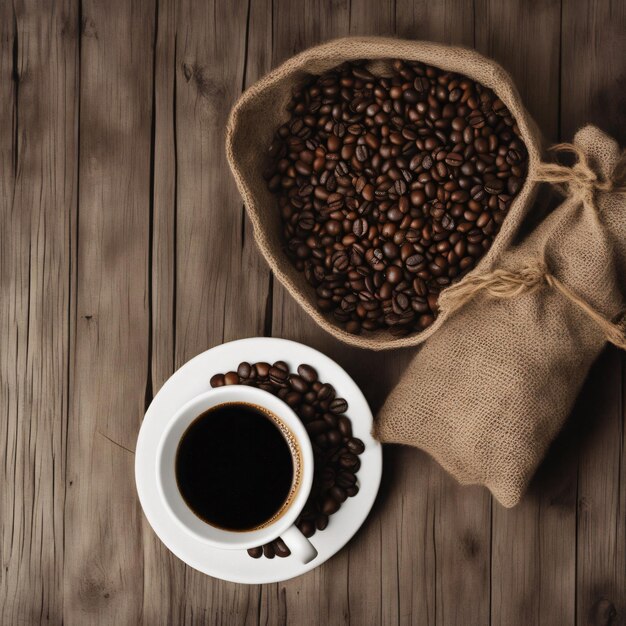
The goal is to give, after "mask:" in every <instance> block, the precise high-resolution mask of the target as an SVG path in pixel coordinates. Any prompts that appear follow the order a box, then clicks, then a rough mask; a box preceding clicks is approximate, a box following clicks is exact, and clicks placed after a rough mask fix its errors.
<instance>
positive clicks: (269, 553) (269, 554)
mask: <svg viewBox="0 0 626 626" xmlns="http://www.w3.org/2000/svg"><path fill="white" fill-rule="evenodd" d="M263 556H265V558H266V559H273V558H274V557H275V556H276V552H274V546H273V545H272V544H271V543H266V544H265V545H264V546H263Z"/></svg>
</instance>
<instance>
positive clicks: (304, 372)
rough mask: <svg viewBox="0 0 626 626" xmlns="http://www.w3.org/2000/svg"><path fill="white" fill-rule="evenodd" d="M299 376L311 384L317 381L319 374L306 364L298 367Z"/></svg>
mask: <svg viewBox="0 0 626 626" xmlns="http://www.w3.org/2000/svg"><path fill="white" fill-rule="evenodd" d="M298 374H300V376H302V378H303V379H304V380H305V381H306V382H307V383H309V384H311V383H314V382H315V381H316V380H317V372H316V371H315V369H314V368H312V367H311V366H310V365H307V364H306V363H303V364H302V365H299V366H298Z"/></svg>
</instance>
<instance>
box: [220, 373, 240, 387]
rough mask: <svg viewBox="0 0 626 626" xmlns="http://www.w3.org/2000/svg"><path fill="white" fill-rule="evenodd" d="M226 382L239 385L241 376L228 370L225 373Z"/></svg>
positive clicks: (226, 383)
mask: <svg viewBox="0 0 626 626" xmlns="http://www.w3.org/2000/svg"><path fill="white" fill-rule="evenodd" d="M224 384H225V385H238V384H239V376H237V372H226V374H224Z"/></svg>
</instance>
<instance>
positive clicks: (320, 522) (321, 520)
mask: <svg viewBox="0 0 626 626" xmlns="http://www.w3.org/2000/svg"><path fill="white" fill-rule="evenodd" d="M327 526H328V515H324V513H320V514H319V515H318V516H317V517H316V518H315V527H316V528H317V530H324V529H325V528H326V527H327Z"/></svg>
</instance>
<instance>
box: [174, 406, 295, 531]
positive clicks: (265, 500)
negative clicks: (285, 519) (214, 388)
mask: <svg viewBox="0 0 626 626" xmlns="http://www.w3.org/2000/svg"><path fill="white" fill-rule="evenodd" d="M293 473H294V466H293V457H292V453H291V449H290V447H289V444H288V443H287V440H286V439H285V438H284V436H283V434H282V433H281V431H280V430H279V428H278V426H277V425H276V424H275V422H274V421H273V420H272V419H271V418H270V417H269V416H268V415H267V414H266V413H264V412H263V411H262V410H261V409H259V408H257V407H255V406H253V405H251V404H245V403H229V404H222V405H220V406H218V407H215V408H213V409H210V410H208V411H206V412H205V413H203V414H202V415H200V417H198V418H197V419H196V420H195V421H194V422H192V424H191V425H190V426H189V427H188V428H187V430H186V431H185V433H184V434H183V436H182V438H181V440H180V443H179V444H178V450H177V453H176V481H177V483H178V489H179V491H180V493H181V495H182V497H183V499H184V500H185V502H186V503H187V505H188V506H189V507H190V508H191V510H192V511H193V512H194V513H195V514H196V515H197V516H198V517H200V518H201V519H203V520H204V521H205V522H207V523H209V524H211V525H213V526H218V527H220V528H224V529H227V530H239V531H242V530H251V529H254V528H258V527H259V526H262V525H263V524H264V523H265V522H267V521H268V520H270V519H271V518H272V517H273V516H274V515H275V514H276V513H277V512H278V511H279V510H280V509H281V507H282V506H283V504H284V503H285V501H286V499H287V497H288V495H289V492H290V490H291V486H292V482H293Z"/></svg>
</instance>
